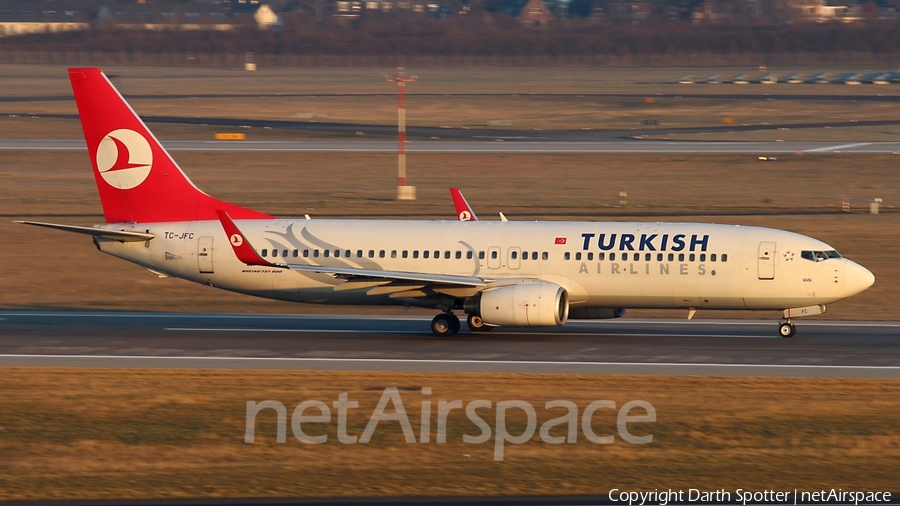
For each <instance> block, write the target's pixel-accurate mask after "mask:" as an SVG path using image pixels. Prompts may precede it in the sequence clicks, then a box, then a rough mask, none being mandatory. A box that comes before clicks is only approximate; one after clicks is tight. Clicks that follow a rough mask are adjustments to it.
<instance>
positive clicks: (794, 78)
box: [778, 72, 803, 84]
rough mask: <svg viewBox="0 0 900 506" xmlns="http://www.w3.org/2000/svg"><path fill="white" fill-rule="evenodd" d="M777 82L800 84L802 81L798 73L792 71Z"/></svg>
mask: <svg viewBox="0 0 900 506" xmlns="http://www.w3.org/2000/svg"><path fill="white" fill-rule="evenodd" d="M778 82H779V83H789V84H801V83H802V82H803V79H800V74H799V73H797V72H794V73H791V74H788V75H786V76H784V77H782V78H781V79H780V80H779V81H778Z"/></svg>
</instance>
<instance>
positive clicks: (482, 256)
mask: <svg viewBox="0 0 900 506" xmlns="http://www.w3.org/2000/svg"><path fill="white" fill-rule="evenodd" d="M478 259H479V260H484V251H479V252H478Z"/></svg>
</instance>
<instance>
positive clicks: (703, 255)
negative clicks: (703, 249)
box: [700, 253, 706, 262]
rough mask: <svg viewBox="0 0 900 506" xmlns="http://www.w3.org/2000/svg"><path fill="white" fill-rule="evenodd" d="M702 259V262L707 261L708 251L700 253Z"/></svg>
mask: <svg viewBox="0 0 900 506" xmlns="http://www.w3.org/2000/svg"><path fill="white" fill-rule="evenodd" d="M700 261H701V262H705V261H706V253H700Z"/></svg>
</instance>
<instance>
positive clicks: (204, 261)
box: [197, 236, 213, 274]
mask: <svg viewBox="0 0 900 506" xmlns="http://www.w3.org/2000/svg"><path fill="white" fill-rule="evenodd" d="M212 254H213V238H212V237H209V236H203V237H201V238H200V240H199V241H197V267H198V268H199V269H200V272H201V273H203V274H212V272H213V257H212Z"/></svg>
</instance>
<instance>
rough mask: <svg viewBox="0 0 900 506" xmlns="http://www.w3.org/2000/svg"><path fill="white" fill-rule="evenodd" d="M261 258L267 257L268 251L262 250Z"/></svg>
mask: <svg viewBox="0 0 900 506" xmlns="http://www.w3.org/2000/svg"><path fill="white" fill-rule="evenodd" d="M262 256H264V257H266V256H269V250H267V249H264V250H263V252H262Z"/></svg>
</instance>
